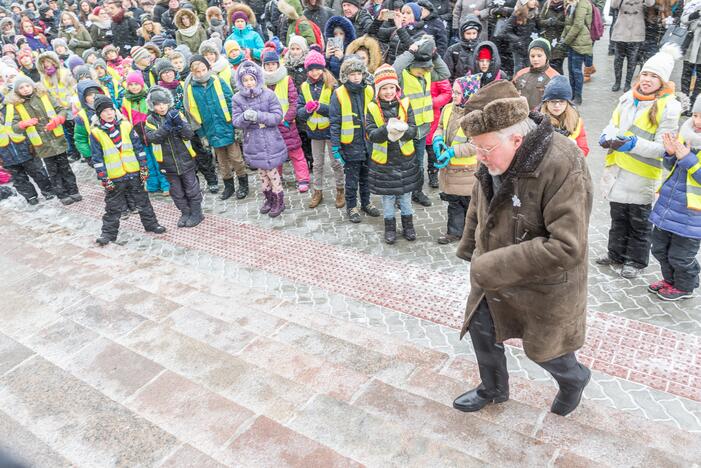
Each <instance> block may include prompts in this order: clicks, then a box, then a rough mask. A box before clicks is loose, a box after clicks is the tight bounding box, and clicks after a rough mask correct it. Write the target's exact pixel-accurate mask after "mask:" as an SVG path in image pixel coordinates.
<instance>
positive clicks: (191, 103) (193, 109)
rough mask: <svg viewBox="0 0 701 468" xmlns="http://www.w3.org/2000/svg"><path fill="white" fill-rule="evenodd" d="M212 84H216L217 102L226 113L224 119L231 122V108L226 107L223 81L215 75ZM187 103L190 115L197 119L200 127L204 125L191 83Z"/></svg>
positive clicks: (188, 88)
mask: <svg viewBox="0 0 701 468" xmlns="http://www.w3.org/2000/svg"><path fill="white" fill-rule="evenodd" d="M212 82H213V83H214V91H215V92H216V93H217V100H218V101H219V106H220V107H221V110H222V112H224V118H225V119H226V121H227V122H231V113H230V112H229V108H228V107H227V105H226V97H225V96H224V90H223V89H222V87H221V79H220V78H219V77H218V76H216V75H215V76H214V79H213V80H212ZM187 101H188V109H187V111H188V112H189V113H190V115H191V116H192V118H193V119H195V122H197V123H198V124H199V125H202V115H200V109H199V108H198V107H197V101H196V100H195V94H194V93H193V92H192V83H190V84H189V85H188V87H187Z"/></svg>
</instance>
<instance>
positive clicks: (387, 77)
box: [373, 63, 399, 95]
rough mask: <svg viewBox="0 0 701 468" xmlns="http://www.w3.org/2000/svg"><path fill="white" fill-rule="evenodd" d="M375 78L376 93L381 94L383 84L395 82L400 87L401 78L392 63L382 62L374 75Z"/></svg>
mask: <svg viewBox="0 0 701 468" xmlns="http://www.w3.org/2000/svg"><path fill="white" fill-rule="evenodd" d="M373 77H374V78H375V95H377V94H379V92H380V90H381V89H382V87H383V86H385V85H388V84H393V85H394V86H396V87H397V89H399V78H398V77H397V72H396V71H395V70H394V68H393V67H392V65H387V64H386V63H385V64H382V65H380V66H379V67H378V68H377V70H375V74H374V75H373Z"/></svg>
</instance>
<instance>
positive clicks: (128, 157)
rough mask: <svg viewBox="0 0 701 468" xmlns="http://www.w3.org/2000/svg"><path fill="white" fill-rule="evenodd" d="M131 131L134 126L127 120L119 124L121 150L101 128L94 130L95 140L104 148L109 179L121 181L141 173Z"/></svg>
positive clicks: (103, 152)
mask: <svg viewBox="0 0 701 468" xmlns="http://www.w3.org/2000/svg"><path fill="white" fill-rule="evenodd" d="M131 129H132V126H131V124H130V123H129V122H128V121H127V119H122V121H121V122H120V123H119V132H120V133H121V137H122V146H121V147H120V148H119V149H117V147H116V146H115V145H114V143H113V142H112V139H111V138H110V136H109V135H108V134H107V133H105V131H104V130H102V129H101V128H99V127H93V129H92V136H93V138H95V139H96V140H97V142H98V143H99V144H100V147H101V148H102V159H103V161H104V164H105V169H106V170H107V177H108V178H109V179H119V178H120V177H124V176H125V175H127V174H133V173H135V172H139V161H138V160H137V159H136V154H135V153H134V146H133V145H132V143H131Z"/></svg>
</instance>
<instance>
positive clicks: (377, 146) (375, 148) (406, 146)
mask: <svg viewBox="0 0 701 468" xmlns="http://www.w3.org/2000/svg"><path fill="white" fill-rule="evenodd" d="M408 109H409V99H408V98H403V99H401V100H400V101H399V112H398V118H399V120H401V121H402V122H408V121H409V118H408V117H409V114H408V113H409V111H408ZM368 112H370V115H371V116H372V119H373V120H374V121H375V125H377V127H378V128H379V127H381V126H383V125H384V124H385V117H384V116H383V115H382V109H380V107H379V106H378V104H377V103H376V102H374V101H373V102H371V103H370V104H368ZM399 141H400V142H401V140H399ZM400 144H401V146H400V150H401V152H402V154H403V155H404V156H407V157H408V156H411V155H413V154H414V140H408V141H405V142H404V143H400ZM370 159H372V160H373V161H374V162H375V163H377V164H387V142H386V141H385V142H383V143H373V144H372V154H371V155H370Z"/></svg>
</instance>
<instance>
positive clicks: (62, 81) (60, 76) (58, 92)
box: [41, 68, 76, 109]
mask: <svg viewBox="0 0 701 468" xmlns="http://www.w3.org/2000/svg"><path fill="white" fill-rule="evenodd" d="M56 74H57V77H56V83H54V82H52V81H51V80H49V79H48V77H46V76H45V77H44V78H43V79H42V80H41V83H42V85H44V88H45V89H46V91H47V92H48V93H49V94H50V95H51V96H52V97H53V98H54V99H56V102H58V104H59V105H60V106H62V107H65V108H66V109H70V105H71V97H72V96H75V94H76V92H75V89H71V88H69V87H68V85H67V84H66V82H67V81H68V76H69V74H70V72H69V71H68V70H66V69H65V68H59V69H58V70H57V72H56Z"/></svg>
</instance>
